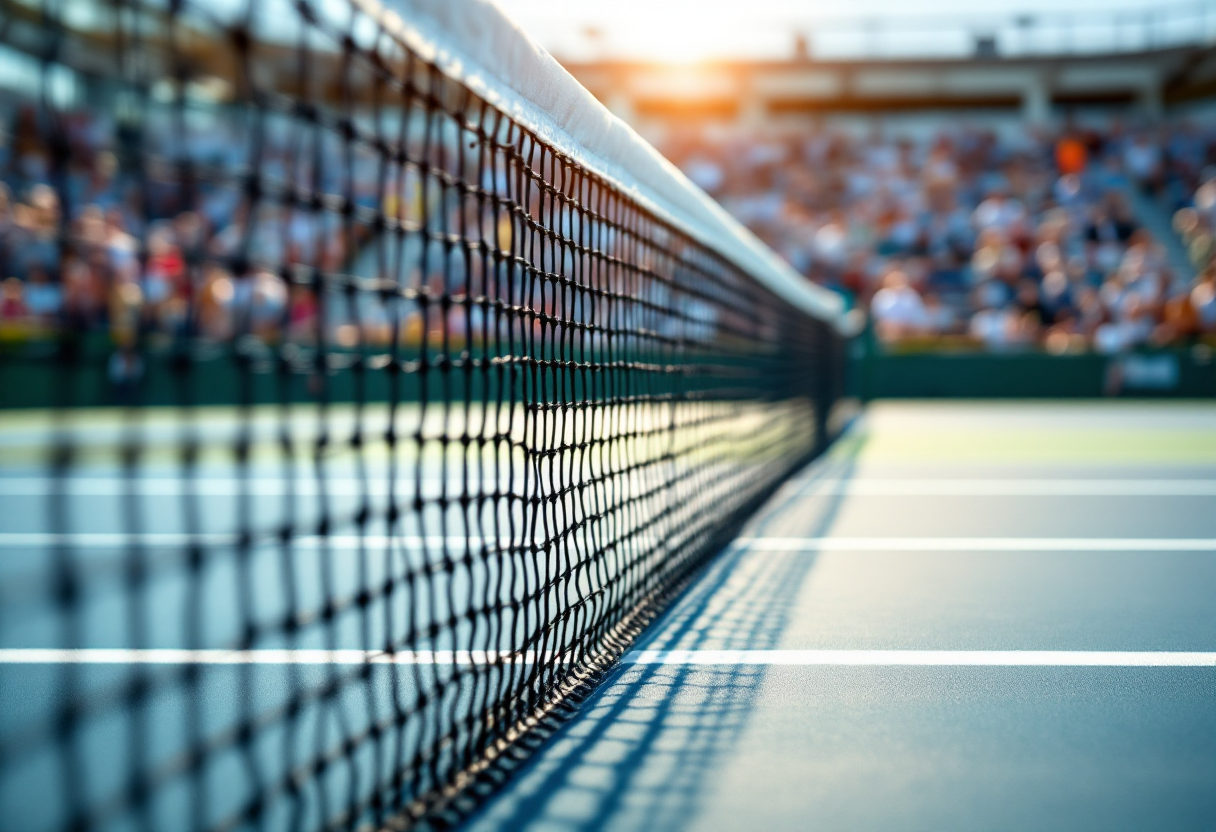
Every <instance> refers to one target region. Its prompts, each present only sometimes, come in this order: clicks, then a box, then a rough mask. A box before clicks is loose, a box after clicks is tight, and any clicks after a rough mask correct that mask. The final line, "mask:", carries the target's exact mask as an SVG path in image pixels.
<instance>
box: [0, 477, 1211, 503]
mask: <svg viewBox="0 0 1216 832" xmlns="http://www.w3.org/2000/svg"><path fill="white" fill-rule="evenodd" d="M388 482H389V480H388V478H387V475H384V476H377V475H372V476H368V477H367V478H366V479H365V480H363V479H359V478H356V477H329V478H325V479H324V481H323V482H318V481H317V479H316V478H315V477H314V476H312V474H311V473H307V474H304V475H303V476H301V477H299V478H298V479H293V480H290V481H287V480H284V479H283V477H282V475H281V474H278V473H268V474H264V475H260V474H257V473H252V474H251V475H250V476H249V477H248V478H244V479H242V478H239V477H213V476H205V475H200V476H197V477H134V478H131V479H127V478H124V477H102V476H81V477H66V478H64V479H62V480H55V479H54V478H51V477H45V476H32V477H0V496H9V497H44V496H49V495H51V494H53V493H55V492H56V491H57V490H62V491H63V492H64V493H65V494H67V495H68V496H71V497H119V496H123V495H126V494H128V493H134V494H138V495H140V496H145V497H181V496H183V495H184V494H191V495H196V496H200V497H239V496H242V495H248V496H251V497H282V496H288V495H289V494H291V495H294V496H297V497H314V496H318V495H320V494H322V493H324V494H327V495H330V496H358V495H361V494H363V493H365V492H370V493H371V494H373V495H379V496H384V495H386V494H387V491H388ZM458 482H459V478H458V477H456V478H452V479H450V480H449V483H450V484H456V483H458ZM441 483H442V480H440V479H436V478H433V477H427V478H425V479H424V480H423V491H424V492H425V493H431V492H436V493H437V492H438V490H439V488H440V484H441ZM414 485H415V481H414V478H413V477H412V476H411V475H410V474H409V473H408V472H399V473H398V476H397V477H396V488H397V492H398V493H399V494H412V493H413V489H414ZM474 485H476V483H474ZM500 486H501V487H502V488H505V487H506V483H505V481H504V482H503V483H501V484H500ZM494 488H495V483H494V482H493V481H492V480H487V481H484V482H483V483H482V490H483V491H493V490H494ZM799 493H800V494H802V495H804V496H847V497H1216V480H1211V479H870V478H862V479H823V480H813V481H809V482H806V483H804V484H802V485H801V486H800V491H799Z"/></svg>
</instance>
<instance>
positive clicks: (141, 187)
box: [0, 106, 378, 345]
mask: <svg viewBox="0 0 1216 832" xmlns="http://www.w3.org/2000/svg"><path fill="white" fill-rule="evenodd" d="M60 118H61V124H60V127H59V131H60V135H62V136H63V141H62V142H61V143H60V146H59V149H60V152H61V154H62V157H63V158H66V160H67V161H66V163H65V164H60V165H58V166H56V165H55V164H53V161H52V153H53V151H54V149H55V146H56V145H55V143H54V142H52V141H49V140H48V135H49V131H48V129H47V126H46V124H45V118H44V117H43V116H41V115H40V114H39V113H37V112H36V111H35V109H34V108H33V107H30V106H24V107H20V108H18V109H17V110H16V112H15V115H14V117H13V118H12V119H10V120H9V121H8V123H6V124H3V125H2V129H0V274H2V278H0V280H2V283H0V287H2V290H0V338H4V339H6V340H20V339H24V338H28V337H31V336H34V337H36V336H38V335H39V334H41V333H46V332H49V331H56V330H60V329H64V328H67V329H72V330H75V331H90V330H102V331H109V332H110V334H111V335H112V336H113V338H114V340H115V341H116V342H117V343H119V344H120V345H122V344H125V343H128V342H131V341H133V340H134V339H135V337H136V335H137V334H149V333H151V334H169V333H176V332H182V331H186V332H189V333H190V334H195V335H201V336H203V337H206V338H211V339H216V340H222V339H226V338H230V337H231V336H232V335H233V334H235V333H238V332H249V333H252V334H254V335H267V336H273V337H278V336H279V335H280V334H281V333H282V332H283V331H284V330H285V329H286V330H287V331H288V332H289V333H290V334H291V335H292V337H293V338H296V339H298V340H309V339H311V338H312V337H314V334H315V329H316V319H317V315H318V313H317V303H316V299H315V295H314V293H313V292H312V291H311V290H310V289H308V288H307V287H303V286H295V285H292V286H290V287H289V285H288V284H287V283H286V281H284V280H283V279H282V276H281V275H280V274H276V273H275V272H274V271H272V270H270V269H267V268H265V267H264V266H259V265H258V264H281V263H307V264H312V265H316V266H317V267H319V268H320V269H321V270H324V271H328V272H333V271H337V270H339V268H340V265H341V264H342V263H343V262H344V261H345V259H346V256H347V249H348V247H349V246H350V245H352V244H354V245H358V243H359V242H360V239H361V238H360V235H359V231H360V229H359V228H358V227H357V226H350V227H346V226H344V225H343V223H342V222H341V218H340V216H339V215H338V214H336V213H334V212H313V211H292V210H290V209H288V208H286V207H284V206H283V205H282V204H281V203H280V202H278V201H275V200H270V199H262V200H259V201H258V202H257V205H256V208H255V209H254V210H255V212H256V213H255V215H254V216H251V215H250V214H251V212H250V210H249V208H248V207H247V204H246V201H245V200H243V198H242V192H241V187H240V186H241V180H240V179H239V177H237V176H227V177H213V178H212V179H210V180H209V179H208V178H207V177H205V176H200V177H198V178H197V179H196V180H195V181H194V182H193V184H192V186H191V187H192V192H191V194H190V195H189V196H187V195H186V188H185V187H183V185H182V182H181V179H180V177H179V176H175V175H174V173H171V172H170V171H168V170H166V169H163V167H164V163H163V162H158V160H160V159H166V158H177V157H178V156H179V155H181V152H182V151H183V149H184V151H185V155H187V156H188V157H189V158H190V159H191V160H192V162H193V163H194V164H195V165H196V166H197V167H198V169H200V170H207V169H210V170H212V171H227V172H231V171H239V170H240V169H241V168H242V167H243V166H244V164H245V161H246V160H245V159H244V154H246V153H249V152H251V151H250V149H249V147H248V142H242V141H240V140H239V138H238V136H237V134H236V133H235V130H234V129H233V130H231V131H230V130H229V129H226V125H225V124H224V123H223V122H222V121H218V120H216V121H214V122H213V123H212V124H211V125H210V128H209V129H208V130H207V131H198V132H196V133H194V134H192V135H191V137H190V138H189V139H188V140H179V139H178V138H177V137H175V136H174V135H173V133H172V131H171V130H168V129H159V130H153V131H149V133H148V134H147V135H146V136H144V137H143V141H144V142H145V144H144V145H143V146H141V148H140V149H138V150H136V149H135V148H131V147H124V136H123V134H122V131H121V130H120V129H118V128H117V127H116V125H115V124H114V122H113V121H112V120H109V119H105V118H102V117H99V116H97V115H95V114H92V113H88V112H83V111H81V112H73V113H67V114H62V115H61V116H60ZM228 127H229V128H230V127H231V126H230V125H229V126H228ZM280 132H281V131H280ZM287 145H288V143H287V142H286V141H283V140H281V139H279V140H276V138H275V135H274V134H273V133H271V132H269V131H268V136H267V139H266V141H265V143H264V146H263V147H262V148H261V149H260V151H259V154H260V156H259V158H260V165H261V168H262V170H263V171H264V172H266V173H267V174H268V176H277V177H279V178H291V177H288V176H287V174H286V168H287V167H288V166H289V164H290V161H289V160H290V159H291V158H294V157H293V156H292V155H291V154H290V153H289V148H288V146H287ZM136 154H139V158H141V159H143V160H145V161H146V164H126V165H124V164H122V163H121V161H120V160H121V159H122V158H124V156H125V157H126V158H135V156H136ZM297 155H303V154H297ZM321 155H323V153H322V154H321ZM349 169H350V170H351V171H352V172H353V173H354V181H353V184H352V187H351V192H352V193H353V194H354V196H355V201H356V203H358V204H361V205H371V206H374V205H375V203H376V193H377V190H378V188H377V185H376V177H375V168H374V166H368V165H366V164H361V163H360V161H359V160H357V159H356V160H355V162H354V163H353V164H352V165H351V166H350V168H349ZM347 170H348V167H347V166H346V165H345V164H342V165H332V166H321V170H319V171H317V172H316V175H315V176H314V171H313V170H312V167H311V165H307V164H302V165H301V166H300V169H299V170H296V171H295V174H296V175H295V178H296V180H297V182H299V183H302V184H306V185H308V186H311V187H313V188H316V189H317V190H320V191H323V192H329V193H345V192H347V189H346V187H345V182H344V181H343V177H344V176H345V175H346V171H347ZM65 203H66V204H65ZM242 261H244V262H247V263H248V264H249V265H248V267H247V268H245V269H243V270H241V274H242V275H243V276H244V279H237V277H236V276H235V273H236V270H235V269H233V268H232V264H234V263H239V262H242Z"/></svg>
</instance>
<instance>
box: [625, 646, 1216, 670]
mask: <svg viewBox="0 0 1216 832" xmlns="http://www.w3.org/2000/svg"><path fill="white" fill-rule="evenodd" d="M622 662H623V663H625V664H676V665H689V664H713V665H800V666H810V665H824V666H831V667H1216V653H1176V652H1108V651H1092V650H634V651H633V652H630V653H627V654H626V655H625V657H624V658H623V659H622Z"/></svg>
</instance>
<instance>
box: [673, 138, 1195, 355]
mask: <svg viewBox="0 0 1216 832" xmlns="http://www.w3.org/2000/svg"><path fill="white" fill-rule="evenodd" d="M663 150H664V152H665V153H666V154H667V155H668V156H669V157H671V158H672V159H673V160H674V161H675V162H676V163H677V164H678V165H680V166H681V167H682V168H683V170H684V171H685V172H686V173H687V174H688V175H689V177H690V178H691V179H693V180H694V181H695V182H696V183H697V184H699V185H700V186H701V187H703V188H704V189H705V190H706V191H708V192H709V193H710V194H711V195H712V196H714V197H715V198H716V199H718V200H719V201H720V202H721V203H722V204H723V205H724V206H725V207H726V208H727V209H728V210H729V211H730V212H731V213H733V214H734V215H735V216H736V217H737V218H739V219H740V220H741V221H742V222H743V223H744V224H746V225H747V226H749V227H750V228H751V229H752V230H753V231H754V232H755V233H756V234H757V235H758V236H759V237H760V238H761V239H763V240H764V241H765V242H767V243H768V244H769V245H770V246H772V247H773V248H774V249H776V250H777V251H778V252H779V253H781V254H782V255H783V256H784V257H785V258H786V259H787V260H788V261H789V262H790V263H791V264H792V265H793V266H794V267H795V268H796V269H797V270H799V271H800V272H802V273H803V274H806V275H807V276H809V277H811V278H812V279H813V280H815V281H816V282H818V283H821V284H824V285H827V286H830V287H832V288H834V289H838V290H840V291H842V292H844V293H846V294H847V295H849V296H850V297H851V298H852V299H853V300H854V302H855V303H856V305H857V306H859V307H861V308H864V309H868V310H869V311H870V313H871V319H872V320H873V322H874V326H875V330H876V333H877V334H878V336H879V337H880V338H882V339H884V340H885V341H888V342H894V341H903V342H915V343H918V344H923V345H926V346H944V345H956V346H963V347H972V348H974V347H979V346H983V347H986V348H989V349H994V350H1001V349H1026V348H1045V349H1047V350H1049V351H1051V352H1055V353H1064V352H1079V351H1085V350H1089V349H1095V350H1098V351H1100V352H1106V353H1114V352H1119V351H1123V350H1125V349H1128V348H1131V347H1134V346H1137V345H1159V346H1164V345H1168V344H1178V343H1189V342H1191V341H1193V340H1195V339H1197V338H1216V264H1213V262H1212V252H1213V249H1214V246H1213V243H1212V239H1213V238H1212V232H1213V229H1214V228H1216V167H1214V165H1216V132H1213V131H1205V130H1201V129H1199V128H1197V127H1195V126H1193V125H1187V124H1181V125H1171V126H1169V127H1165V126H1161V127H1157V128H1153V129H1136V130H1127V129H1123V128H1121V127H1119V126H1117V125H1116V126H1114V127H1111V128H1108V129H1105V130H1093V129H1084V130H1083V129H1078V128H1075V127H1071V126H1070V127H1068V128H1065V129H1063V130H1061V131H1060V132H1058V133H1055V134H1047V133H1045V132H1032V131H1023V132H1019V133H1016V134H1013V135H1009V134H1005V135H1002V136H1000V137H998V135H997V134H995V133H993V132H987V131H980V130H970V129H953V130H943V131H940V132H938V133H936V134H935V135H933V136H931V137H930V138H927V139H920V140H914V139H909V138H899V139H893V138H885V137H883V136H881V135H877V134H872V135H870V136H869V137H866V138H861V139H858V138H857V137H851V136H848V135H846V134H844V133H842V132H833V131H831V130H818V131H816V132H814V133H812V134H810V135H800V136H798V137H797V138H790V139H786V140H774V139H771V138H769V139H761V138H755V139H750V140H749V139H737V138H736V139H731V140H723V141H719V142H710V141H707V140H706V139H705V138H704V137H701V136H692V135H690V136H687V137H678V138H673V139H672V140H670V141H669V142H667V143H666V144H665V145H664V147H663ZM1205 181H1206V183H1207V184H1204V182H1205ZM1136 199H1139V200H1140V201H1141V202H1143V203H1147V204H1149V205H1150V206H1152V207H1151V208H1150V210H1154V211H1162V212H1166V213H1164V216H1166V217H1168V215H1169V213H1172V212H1173V211H1175V210H1177V211H1178V212H1179V213H1178V214H1177V219H1176V222H1175V227H1176V228H1177V230H1178V232H1179V233H1180V234H1181V235H1182V236H1183V237H1184V238H1185V239H1186V240H1187V242H1188V244H1189V247H1190V248H1189V251H1190V254H1191V257H1192V264H1191V265H1192V266H1193V269H1194V272H1195V273H1196V274H1197V277H1195V278H1194V279H1191V276H1190V275H1187V274H1180V273H1179V272H1180V271H1181V270H1180V269H1177V268H1172V267H1171V262H1170V259H1169V258H1168V257H1167V254H1166V250H1165V248H1164V246H1163V245H1162V243H1163V241H1162V240H1159V239H1155V238H1154V237H1153V235H1152V234H1151V233H1150V232H1149V231H1148V230H1147V229H1146V228H1144V227H1142V226H1141V223H1140V222H1139V221H1138V219H1137V216H1136V213H1135V211H1133V200H1136Z"/></svg>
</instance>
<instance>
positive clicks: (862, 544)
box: [0, 524, 1216, 552]
mask: <svg viewBox="0 0 1216 832" xmlns="http://www.w3.org/2000/svg"><path fill="white" fill-rule="evenodd" d="M487 525H488V524H487ZM238 543H239V541H238V538H237V536H236V535H233V534H220V533H203V534H197V535H190V534H182V533H180V532H144V533H141V534H126V533H123V532H77V533H69V534H57V533H54V532H4V533H0V549H42V548H50V547H55V546H62V547H65V548H68V549H123V550H126V549H129V548H131V547H132V546H141V547H145V548H157V547H162V548H182V547H186V546H190V545H194V544H197V545H202V546H207V547H235V546H237V545H238ZM390 544H391V545H395V546H402V547H405V548H407V549H420V548H422V547H424V546H425V547H428V548H440V547H444V546H446V547H448V548H449V549H463V548H464V547H465V546H470V547H473V548H481V547H482V546H483V545H484V546H488V547H491V548H492V547H494V541H493V539H489V540H486V539H484V538H481V537H475V536H469V537H465V536H463V535H448V536H446V537H445V536H440V535H428V536H426V537H421V536H418V535H395V536H390V535H382V534H368V535H362V536H360V535H350V534H347V535H329V536H327V537H321V536H318V535H300V536H297V537H293V538H292V539H291V545H292V546H297V547H318V548H320V547H327V548H331V549H357V548H359V547H360V546H364V547H368V548H375V547H384V546H388V545H390ZM253 545H254V546H256V547H269V548H273V547H276V546H279V545H281V544H280V542H279V541H278V539H277V538H276V537H275V536H274V535H273V533H271V532H269V531H267V532H265V533H263V534H261V535H259V536H258V537H257V538H256V540H255V542H254V544H253ZM524 545H526V544H525V543H524V542H522V541H519V540H515V541H511V540H509V539H508V538H500V539H499V546H500V547H502V548H518V547H520V546H524ZM631 545H636V546H654V545H657V542H656V541H653V540H651V539H649V538H635V539H633V540H632V541H631ZM731 546H732V547H733V548H742V549H747V550H749V551H754V552H1216V538H1210V537H1200V538H1181V537H1180V538H1173V537H1165V538H1161V537H1157V538H1136V537H740V538H737V539H736V540H735V541H734V542H733V543H732V544H731Z"/></svg>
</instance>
